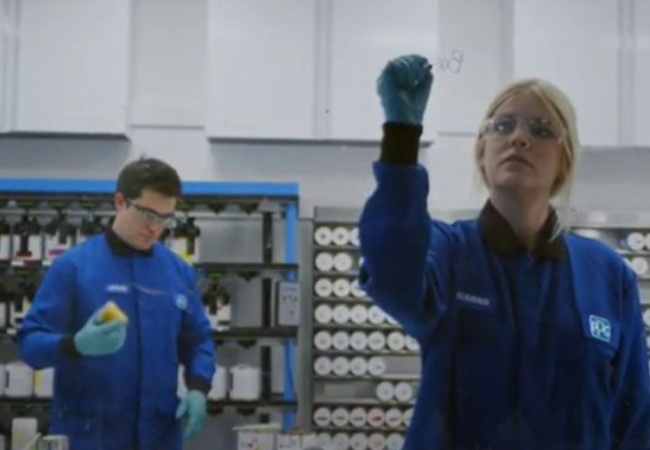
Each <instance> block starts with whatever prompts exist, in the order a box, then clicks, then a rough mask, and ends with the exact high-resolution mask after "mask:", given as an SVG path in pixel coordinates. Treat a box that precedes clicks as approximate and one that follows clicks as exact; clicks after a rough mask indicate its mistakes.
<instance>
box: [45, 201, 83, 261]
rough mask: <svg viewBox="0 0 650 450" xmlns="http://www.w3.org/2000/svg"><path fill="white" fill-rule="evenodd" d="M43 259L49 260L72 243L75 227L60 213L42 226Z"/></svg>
mask: <svg viewBox="0 0 650 450" xmlns="http://www.w3.org/2000/svg"><path fill="white" fill-rule="evenodd" d="M43 231H44V232H45V261H48V262H51V261H53V260H54V259H55V258H56V257H57V256H59V255H61V254H62V253H64V252H65V251H66V250H68V249H69V248H70V247H72V246H73V245H74V238H75V233H76V228H75V226H74V225H73V224H71V223H70V222H69V221H68V219H67V218H66V217H65V215H63V214H62V213H60V214H59V215H58V216H57V217H55V218H54V219H52V220H51V221H50V222H48V223H47V224H46V225H45V226H44V227H43Z"/></svg>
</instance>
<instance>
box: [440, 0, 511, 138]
mask: <svg viewBox="0 0 650 450" xmlns="http://www.w3.org/2000/svg"><path fill="white" fill-rule="evenodd" d="M509 6H510V2H509V1H506V0H462V1H458V0H442V1H441V2H440V20H439V28H438V29H439V36H440V37H439V42H440V46H439V52H440V53H439V55H438V58H437V59H436V61H435V62H436V63H437V64H436V65H435V66H434V73H435V75H436V81H435V86H434V91H433V94H432V97H431V103H432V108H433V109H434V110H435V117H436V119H435V124H434V126H435V127H436V128H437V130H438V132H439V133H441V134H443V135H444V134H450V135H456V134H462V135H472V134H474V133H476V132H477V130H478V129H479V126H480V121H481V118H482V116H483V114H484V111H485V109H486V108H487V106H488V103H489V102H490V100H491V99H492V97H493V96H494V94H495V93H496V92H497V90H498V89H499V88H500V87H501V86H502V85H503V84H504V83H505V82H506V81H507V78H508V76H509V75H510V72H509V59H510V54H511V53H512V51H511V48H510V46H509V45H510V36H509V34H510V33H511V27H510V24H509V23H508V22H509V18H510V11H507V10H506V8H508V7H509Z"/></svg>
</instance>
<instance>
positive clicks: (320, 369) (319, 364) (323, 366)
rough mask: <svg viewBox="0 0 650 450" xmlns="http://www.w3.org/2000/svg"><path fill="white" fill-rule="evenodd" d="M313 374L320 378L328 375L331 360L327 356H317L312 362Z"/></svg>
mask: <svg viewBox="0 0 650 450" xmlns="http://www.w3.org/2000/svg"><path fill="white" fill-rule="evenodd" d="M314 372H315V373H316V375H318V376H321V377H325V376H327V375H330V374H331V373H332V360H331V359H329V358H328V357H327V356H319V357H318V358H316V361H314Z"/></svg>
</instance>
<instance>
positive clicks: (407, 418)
mask: <svg viewBox="0 0 650 450" xmlns="http://www.w3.org/2000/svg"><path fill="white" fill-rule="evenodd" d="M402 419H403V422H404V426H405V427H408V426H410V425H411V421H412V420H413V408H409V409H407V410H406V411H404V414H403V416H402Z"/></svg>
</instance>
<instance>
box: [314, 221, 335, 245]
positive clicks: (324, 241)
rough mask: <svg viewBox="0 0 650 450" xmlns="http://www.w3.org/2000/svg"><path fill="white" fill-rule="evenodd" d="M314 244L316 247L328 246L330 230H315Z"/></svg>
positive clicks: (322, 228) (325, 228) (330, 240)
mask: <svg viewBox="0 0 650 450" xmlns="http://www.w3.org/2000/svg"><path fill="white" fill-rule="evenodd" d="M314 242H316V244H318V245H330V244H331V243H332V229H331V228H330V227H324V226H323V227H318V228H316V230H315V231H314Z"/></svg>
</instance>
